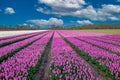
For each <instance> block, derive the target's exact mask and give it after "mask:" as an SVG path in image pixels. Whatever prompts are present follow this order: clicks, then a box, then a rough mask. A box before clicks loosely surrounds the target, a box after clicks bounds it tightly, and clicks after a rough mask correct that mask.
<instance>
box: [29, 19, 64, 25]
mask: <svg viewBox="0 0 120 80" xmlns="http://www.w3.org/2000/svg"><path fill="white" fill-rule="evenodd" d="M27 22H30V23H33V24H35V25H37V26H51V25H62V24H63V23H64V22H63V20H62V19H57V18H50V19H49V20H44V19H36V20H27Z"/></svg>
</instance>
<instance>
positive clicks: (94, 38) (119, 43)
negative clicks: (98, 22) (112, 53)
mask: <svg viewBox="0 0 120 80" xmlns="http://www.w3.org/2000/svg"><path fill="white" fill-rule="evenodd" d="M87 38H90V39H93V40H97V41H100V42H104V43H109V44H113V45H116V46H120V42H119V41H113V40H111V39H105V38H103V37H87Z"/></svg>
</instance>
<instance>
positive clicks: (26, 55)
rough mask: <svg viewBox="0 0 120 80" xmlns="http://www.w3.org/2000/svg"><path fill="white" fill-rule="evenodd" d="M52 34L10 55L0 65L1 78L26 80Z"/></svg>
mask: <svg viewBox="0 0 120 80" xmlns="http://www.w3.org/2000/svg"><path fill="white" fill-rule="evenodd" d="M50 36H51V33H49V34H47V35H46V36H44V37H43V38H42V39H39V40H37V41H36V42H34V43H32V44H31V45H30V46H28V47H26V48H24V49H22V50H21V51H19V52H17V53H16V54H15V55H14V56H12V57H9V58H8V59H7V60H6V61H3V62H2V63H1V65H0V79H2V80H4V79H5V80H11V79H12V80H26V77H27V75H28V71H29V70H30V67H33V66H35V65H36V63H37V61H38V59H39V56H41V53H42V51H43V50H44V47H45V45H46V43H47V42H48V41H49V38H50ZM37 38H38V37H37Z"/></svg>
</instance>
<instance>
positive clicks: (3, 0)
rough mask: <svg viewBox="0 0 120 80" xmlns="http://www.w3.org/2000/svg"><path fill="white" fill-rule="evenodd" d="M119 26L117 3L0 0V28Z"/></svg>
mask: <svg viewBox="0 0 120 80" xmlns="http://www.w3.org/2000/svg"><path fill="white" fill-rule="evenodd" d="M17 24H19V25H31V26H41V27H48V26H51V25H60V26H68V25H93V24H120V0H0V25H17Z"/></svg>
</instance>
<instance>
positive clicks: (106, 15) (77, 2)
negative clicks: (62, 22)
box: [36, 0, 120, 21]
mask: <svg viewBox="0 0 120 80" xmlns="http://www.w3.org/2000/svg"><path fill="white" fill-rule="evenodd" d="M39 4H44V5H46V7H48V8H44V7H41V6H40V7H37V9H36V10H37V11H38V12H41V13H45V14H54V15H57V16H75V17H79V18H86V19H90V20H101V21H105V20H120V5H113V4H103V5H101V7H100V8H94V7H93V6H92V5H88V4H87V3H86V2H85V0H39Z"/></svg>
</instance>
